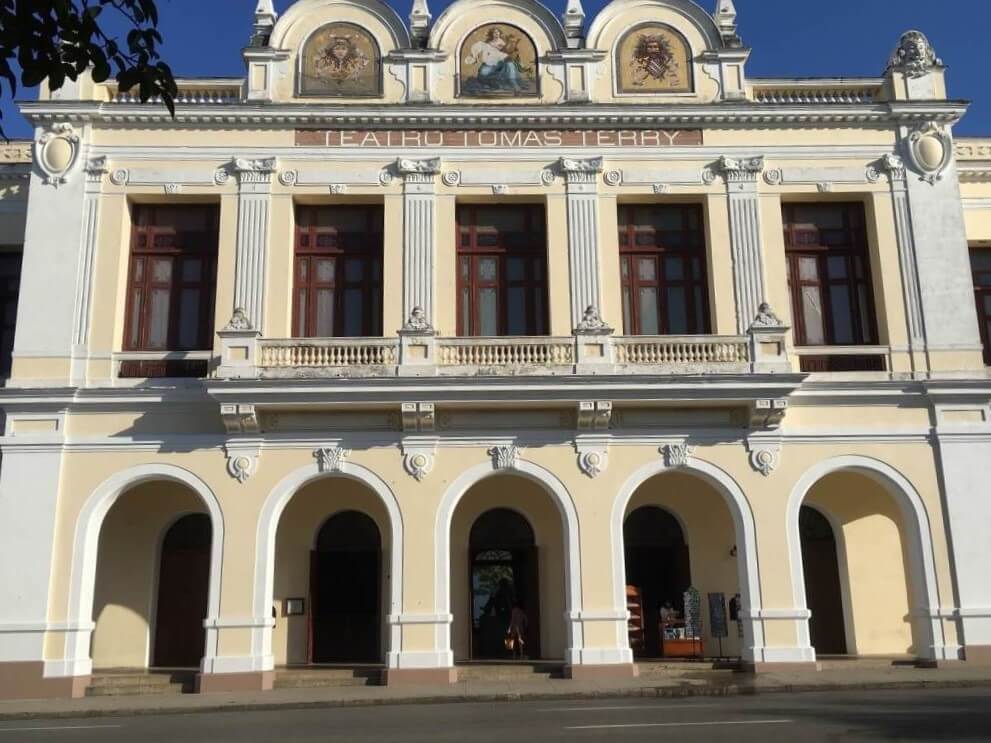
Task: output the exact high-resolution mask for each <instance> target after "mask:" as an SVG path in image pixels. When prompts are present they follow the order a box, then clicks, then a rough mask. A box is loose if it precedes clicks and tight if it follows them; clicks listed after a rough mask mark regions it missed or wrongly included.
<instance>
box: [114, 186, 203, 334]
mask: <svg viewBox="0 0 991 743" xmlns="http://www.w3.org/2000/svg"><path fill="white" fill-rule="evenodd" d="M131 220H132V228H131V255H130V265H129V267H128V282H127V305H126V311H125V318H124V342H123V349H124V350H125V351H205V350H210V349H211V348H213V330H214V295H215V291H216V283H217V243H218V240H219V225H220V220H219V208H218V207H217V206H216V205H198V204H197V205H191V204H185V205H168V206H163V205H146V204H136V205H134V206H133V208H132V212H131ZM183 222H186V223H187V224H189V223H192V222H199V223H200V225H201V227H200V228H199V229H193V228H192V227H187V228H186V229H183V228H182V227H181V226H177V225H181V224H182V223H183ZM197 262H198V263H199V271H198V272H197V273H198V275H194V274H193V272H192V267H193V265H195V264H196V263H197ZM166 264H167V265H169V267H170V269H169V274H168V277H167V278H162V277H161V276H158V277H156V273H155V270H154V268H155V267H156V266H159V265H166ZM187 267H188V268H189V269H190V273H189V274H187V273H186V270H187ZM155 292H159V293H162V292H165V293H167V296H168V303H169V305H168V319H167V321H166V323H167V324H166V330H165V340H164V342H163V343H155V342H154V339H153V338H152V337H151V336H152V333H153V329H152V324H153V320H154V319H155V318H154V317H153V311H152V302H151V301H150V300H151V298H152V295H153V293H155ZM192 292H196V293H198V296H197V298H196V302H195V308H196V312H197V316H196V320H197V322H196V327H195V330H194V331H193V336H194V338H192V339H190V338H189V337H188V336H187V337H186V338H183V333H182V330H183V328H182V321H183V316H182V313H183V300H184V298H185V297H188V296H189V295H190V293H192ZM187 309H189V306H188V305H187Z"/></svg>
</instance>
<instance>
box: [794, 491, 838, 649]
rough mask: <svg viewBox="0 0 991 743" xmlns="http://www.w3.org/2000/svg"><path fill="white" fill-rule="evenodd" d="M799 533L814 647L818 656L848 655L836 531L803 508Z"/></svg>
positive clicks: (813, 513) (799, 519)
mask: <svg viewBox="0 0 991 743" xmlns="http://www.w3.org/2000/svg"><path fill="white" fill-rule="evenodd" d="M798 532H799V535H800V536H801V540H802V571H803V574H804V575H805V602H806V605H807V606H808V608H809V611H810V612H811V613H812V616H811V618H810V619H809V636H810V640H811V643H812V647H814V648H815V650H816V653H817V654H818V655H846V652H847V646H846V630H845V627H844V621H843V592H842V589H841V588H840V566H839V558H838V557H837V551H836V535H835V534H834V533H833V527H832V525H830V523H829V521H828V520H827V519H826V517H825V516H823V515H822V514H821V513H819V512H818V511H817V510H815V509H814V508H809V507H808V506H802V510H801V511H799V514H798Z"/></svg>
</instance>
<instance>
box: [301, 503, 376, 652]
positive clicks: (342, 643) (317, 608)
mask: <svg viewBox="0 0 991 743" xmlns="http://www.w3.org/2000/svg"><path fill="white" fill-rule="evenodd" d="M381 576H382V535H381V534H380V533H379V528H378V526H377V525H376V524H375V522H374V521H373V520H372V519H371V518H370V517H369V516H366V515H365V514H363V513H359V512H358V511H345V512H343V513H339V514H337V515H336V516H332V517H331V518H329V519H328V520H327V523H325V524H324V525H323V527H322V528H321V529H320V533H319V534H318V535H317V542H316V549H315V550H314V551H313V552H312V553H311V556H310V662H311V663H379V662H380V661H381V650H380V647H381V638H382V629H381V628H382V622H381V603H382V601H381V597H382V580H381Z"/></svg>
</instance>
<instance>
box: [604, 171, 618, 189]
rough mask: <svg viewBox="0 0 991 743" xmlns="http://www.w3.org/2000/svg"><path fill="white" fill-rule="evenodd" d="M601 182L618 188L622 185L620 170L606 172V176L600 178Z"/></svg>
mask: <svg viewBox="0 0 991 743" xmlns="http://www.w3.org/2000/svg"><path fill="white" fill-rule="evenodd" d="M602 180H604V181H605V182H606V185H608V186H619V185H620V184H622V183H623V172H622V171H621V170H607V171H606V174H605V175H604V176H602Z"/></svg>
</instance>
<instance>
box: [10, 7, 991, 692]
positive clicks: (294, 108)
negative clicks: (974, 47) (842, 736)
mask: <svg viewBox="0 0 991 743" xmlns="http://www.w3.org/2000/svg"><path fill="white" fill-rule="evenodd" d="M562 5H563V3H562ZM709 5H710V6H715V7H705V8H703V7H701V6H700V5H699V4H697V3H695V2H691V0H612V2H610V3H608V4H607V5H606V6H605V8H604V9H603V10H602V11H601V12H600V13H599V14H598V15H597V16H595V17H594V18H593V17H586V15H585V12H584V10H583V8H582V5H581V2H580V1H579V0H569V1H568V2H567V5H566V8H565V9H564V13H563V15H561V16H560V17H559V16H558V15H556V13H558V12H560V10H561V9H560V8H557V9H555V11H554V12H552V11H551V10H549V9H548V8H547V7H545V6H544V5H542V4H540V3H539V2H536V1H535V0H456V1H455V2H454V3H452V4H451V5H450V6H449V7H448V8H447V9H446V10H444V12H442V13H439V14H437V15H436V17H434V16H433V15H432V14H431V10H430V8H429V7H428V5H427V2H426V1H425V0H416V2H414V3H413V6H412V9H411V12H410V14H409V17H408V22H407V21H406V20H404V19H401V18H400V17H399V16H398V15H397V13H396V12H395V11H394V10H393V9H392V8H391V7H390V6H389V5H387V4H385V3H384V2H380V1H379V0H299V1H298V2H296V3H295V4H293V5H291V7H289V8H288V9H287V10H285V12H283V13H282V14H281V15H277V13H276V11H275V9H274V8H273V6H272V4H271V2H270V0H261V2H259V3H258V8H257V11H256V13H255V16H254V31H253V33H252V35H251V38H250V40H248V39H246V46H245V49H244V51H243V56H244V62H245V67H246V75H245V77H244V78H243V79H184V80H181V81H180V84H179V89H180V92H179V98H178V103H177V107H176V115H175V117H174V118H172V117H171V116H170V115H169V113H168V111H167V110H166V109H165V107H164V106H162V105H161V104H160V103H156V102H154V101H152V102H149V103H144V104H142V103H140V102H139V101H137V100H136V99H135V98H134V97H133V96H131V95H130V94H127V93H122V92H118V90H117V89H116V87H115V85H114V84H112V83H104V84H96V83H94V82H93V81H92V80H89V79H86V78H83V79H81V80H80V81H79V82H77V83H69V84H67V85H66V86H65V87H63V88H62V89H61V90H59V91H57V92H54V93H48V92H45V91H43V92H42V94H41V96H40V99H39V100H37V101H31V102H24V103H22V104H21V110H22V112H23V114H24V115H25V116H26V117H27V118H28V119H29V121H30V122H31V123H32V124H33V126H34V127H35V136H34V140H33V141H31V142H22V143H11V144H8V145H4V146H2V149H0V227H2V232H0V244H2V245H3V249H2V251H0V291H2V292H3V293H4V301H3V303H0V304H2V308H3V314H2V317H0V320H2V337H0V340H2V344H3V345H2V348H0V351H2V352H3V353H2V354H0V355H2V357H3V358H2V359H0V366H2V373H3V374H4V376H5V377H6V384H5V386H4V387H3V388H2V390H0V407H2V409H3V412H4V435H3V437H2V439H0V447H2V465H0V696H4V697H37V696H59V695H64V696H69V695H80V694H83V693H84V692H85V691H86V689H87V687H88V686H89V685H90V684H91V683H92V682H93V679H94V678H97V677H99V675H100V674H101V673H105V672H106V671H107V670H108V669H132V670H137V671H144V670H146V669H152V668H172V669H175V668H179V669H195V670H196V672H197V673H198V677H197V678H198V688H199V690H200V691H203V692H211V691H221V690H242V689H243V690H247V689H256V690H258V689H269V688H271V687H272V685H273V682H274V681H275V680H277V679H278V677H279V674H283V673H286V672H287V671H286V669H287V668H294V667H311V666H319V665H325V664H336V665H344V666H358V665H361V666H362V667H368V668H371V669H375V670H376V672H378V670H379V669H380V671H381V675H382V679H383V681H384V682H385V683H388V684H403V683H438V682H443V683H447V682H452V681H454V680H456V679H457V677H458V674H459V673H462V672H463V669H465V668H466V667H471V666H472V665H473V664H478V663H485V662H488V661H508V660H509V659H511V658H516V659H517V660H519V659H520V658H522V659H525V660H529V661H533V660H544V661H547V662H549V663H554V664H557V665H559V666H560V667H561V669H562V670H563V672H564V673H565V674H566V675H567V676H569V677H571V678H576V679H581V678H599V677H605V676H631V675H633V674H635V673H637V672H638V669H639V668H640V667H641V666H642V667H644V668H646V665H647V661H652V660H655V659H664V660H667V661H671V660H674V659H699V658H706V659H711V658H713V657H716V656H722V657H730V658H738V659H739V661H740V663H741V664H743V666H744V667H746V668H747V669H750V670H752V671H754V672H757V673H760V672H762V671H766V670H771V669H773V670H788V669H808V668H810V667H814V664H816V662H817V660H819V659H821V658H823V657H831V656H854V657H881V658H885V659H891V660H892V661H902V660H909V661H915V662H918V663H920V664H922V665H927V666H935V665H939V664H944V663H967V664H982V663H983V664H991V583H989V581H988V579H987V575H988V572H989V570H991V538H989V528H991V490H989V488H991V485H989V483H991V375H989V373H988V364H989V363H991V345H989V333H991V139H989V140H977V139H955V138H954V135H953V128H954V125H955V124H956V123H957V122H958V121H959V120H960V119H961V118H962V117H963V116H964V115H965V114H966V112H967V107H968V104H967V103H966V102H965V101H961V100H958V99H955V98H953V97H952V96H951V95H950V94H949V93H948V92H947V88H946V81H945V79H944V73H945V67H944V64H943V61H942V60H941V59H940V57H939V56H937V54H936V52H935V51H934V49H933V47H932V46H931V44H930V43H929V41H928V40H927V39H926V37H925V36H924V35H923V34H922V33H919V32H916V31H911V32H908V33H906V34H905V35H903V36H902V37H901V38H900V39H880V40H878V42H877V50H876V51H877V61H878V64H877V70H874V71H869V72H880V73H881V74H880V75H879V76H877V77H863V78H828V79H811V80H810V79H798V78H791V79H789V78H781V79H773V80H771V79H754V78H751V77H749V76H748V75H747V60H748V57H749V55H750V49H749V48H748V47H747V46H746V45H745V43H744V41H743V40H741V36H740V35H739V34H738V19H737V14H736V9H735V7H734V4H733V2H732V0H719V2H715V0H710V2H709ZM176 12H178V11H176ZM740 21H741V22H742V23H743V25H744V27H745V21H746V18H745V17H744V18H741V19H740ZM831 43H832V44H833V45H834V46H835V47H836V48H837V49H842V48H843V45H844V43H845V42H844V40H843V39H842V38H837V39H832V40H831ZM892 48H893V49H894V51H893V52H892ZM941 51H942V52H943V53H944V54H945V55H946V57H947V61H952V54H953V52H952V50H941Z"/></svg>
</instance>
